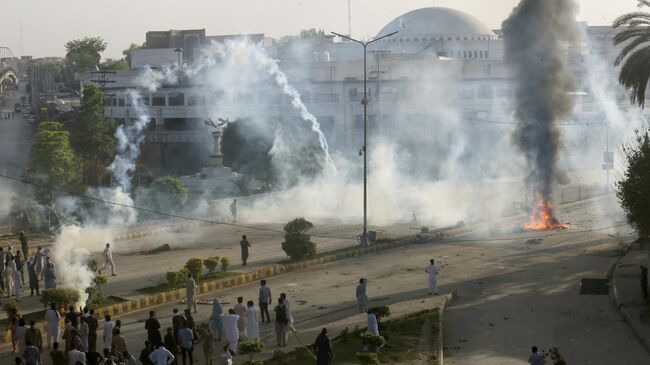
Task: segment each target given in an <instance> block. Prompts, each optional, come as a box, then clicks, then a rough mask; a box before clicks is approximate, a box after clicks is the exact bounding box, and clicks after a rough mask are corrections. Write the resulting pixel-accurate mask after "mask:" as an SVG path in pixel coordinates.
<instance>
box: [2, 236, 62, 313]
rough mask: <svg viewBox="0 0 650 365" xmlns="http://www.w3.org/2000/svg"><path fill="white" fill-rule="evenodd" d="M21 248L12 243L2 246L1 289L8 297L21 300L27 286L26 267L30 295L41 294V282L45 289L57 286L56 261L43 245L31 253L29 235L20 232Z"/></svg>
mask: <svg viewBox="0 0 650 365" xmlns="http://www.w3.org/2000/svg"><path fill="white" fill-rule="evenodd" d="M19 240H20V246H21V249H20V250H15V251H14V249H13V246H12V245H9V246H8V247H7V250H6V251H5V249H4V247H0V289H2V292H3V293H4V295H5V296H6V297H7V298H11V297H14V299H15V300H16V301H17V302H20V298H21V296H22V292H23V287H24V286H25V269H26V270H27V279H28V284H29V290H30V295H31V296H34V295H37V296H38V295H41V284H40V282H41V281H43V285H44V288H45V289H50V288H56V271H55V269H54V263H52V262H51V261H50V258H49V256H48V255H47V253H46V252H45V251H44V250H43V248H42V247H38V248H37V249H36V252H34V253H33V254H32V255H30V251H29V244H28V242H27V236H26V235H25V233H24V232H20V236H19Z"/></svg>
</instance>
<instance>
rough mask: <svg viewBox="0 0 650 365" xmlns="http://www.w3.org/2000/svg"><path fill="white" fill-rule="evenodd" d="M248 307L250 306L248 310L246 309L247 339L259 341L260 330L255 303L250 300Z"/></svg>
mask: <svg viewBox="0 0 650 365" xmlns="http://www.w3.org/2000/svg"><path fill="white" fill-rule="evenodd" d="M246 305H247V306H248V309H246V338H247V339H248V340H251V341H254V340H259V338H260V328H259V324H258V322H257V309H255V303H254V302H253V301H252V300H249V301H248V302H247V303H246Z"/></svg>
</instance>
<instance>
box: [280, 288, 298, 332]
mask: <svg viewBox="0 0 650 365" xmlns="http://www.w3.org/2000/svg"><path fill="white" fill-rule="evenodd" d="M280 298H282V301H283V302H284V306H285V307H286V308H287V319H288V322H287V329H286V331H285V333H284V343H287V340H288V337H289V331H291V332H295V331H296V328H295V327H294V326H293V313H291V302H290V301H289V299H287V295H286V294H285V293H280Z"/></svg>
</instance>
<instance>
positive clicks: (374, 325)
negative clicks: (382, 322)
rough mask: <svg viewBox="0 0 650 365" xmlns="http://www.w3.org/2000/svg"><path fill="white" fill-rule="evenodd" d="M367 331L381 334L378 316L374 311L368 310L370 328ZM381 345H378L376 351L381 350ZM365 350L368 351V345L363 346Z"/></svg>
mask: <svg viewBox="0 0 650 365" xmlns="http://www.w3.org/2000/svg"><path fill="white" fill-rule="evenodd" d="M366 332H368V333H370V334H373V335H379V323H378V322H377V316H376V315H375V314H374V313H373V312H370V311H368V329H367V330H366ZM380 349H381V347H377V348H376V349H375V352H377V353H378V352H379V350H380ZM363 351H364V352H365V351H368V345H364V346H363Z"/></svg>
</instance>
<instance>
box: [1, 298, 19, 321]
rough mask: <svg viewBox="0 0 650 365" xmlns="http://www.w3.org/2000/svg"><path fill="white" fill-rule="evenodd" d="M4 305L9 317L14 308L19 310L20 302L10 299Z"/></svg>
mask: <svg viewBox="0 0 650 365" xmlns="http://www.w3.org/2000/svg"><path fill="white" fill-rule="evenodd" d="M3 307H4V310H5V313H7V317H9V316H11V312H12V311H13V310H14V309H15V310H16V311H18V303H16V301H15V300H12V301H10V302H6V303H5V304H4V305H3Z"/></svg>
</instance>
